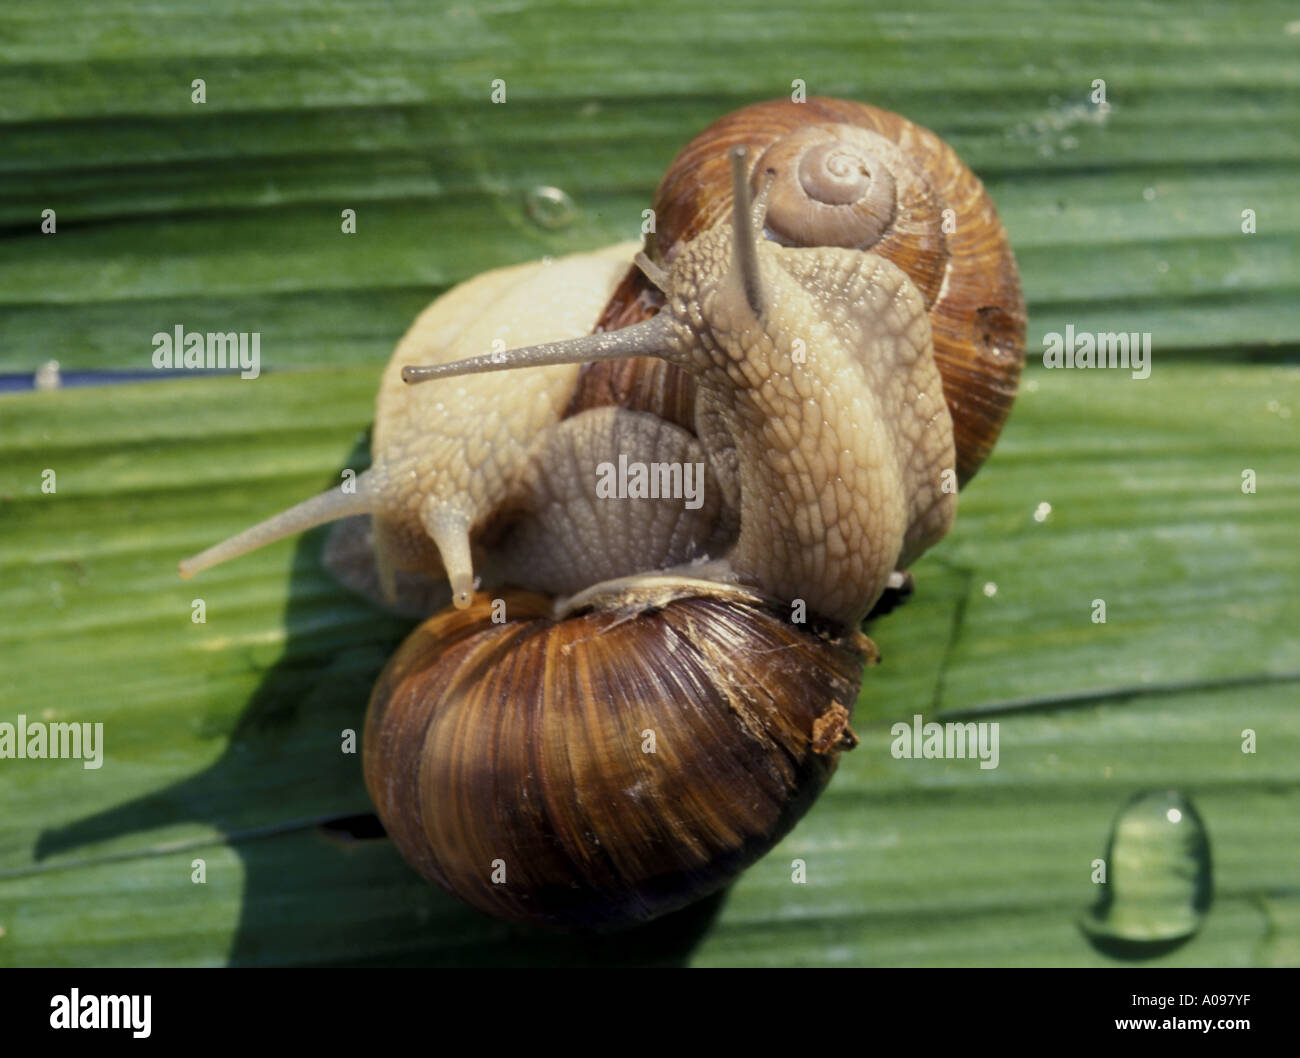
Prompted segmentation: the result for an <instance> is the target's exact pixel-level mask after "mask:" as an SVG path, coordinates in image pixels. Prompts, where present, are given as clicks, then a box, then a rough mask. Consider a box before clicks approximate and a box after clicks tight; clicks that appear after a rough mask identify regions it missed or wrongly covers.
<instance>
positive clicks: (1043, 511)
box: [1034, 503, 1052, 522]
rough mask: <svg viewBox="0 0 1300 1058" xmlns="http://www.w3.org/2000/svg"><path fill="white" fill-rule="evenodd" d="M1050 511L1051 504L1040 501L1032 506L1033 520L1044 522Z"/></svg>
mask: <svg viewBox="0 0 1300 1058" xmlns="http://www.w3.org/2000/svg"><path fill="white" fill-rule="evenodd" d="M1051 513H1052V505H1051V504H1050V503H1040V504H1039V505H1038V506H1037V507H1035V508H1034V521H1036V522H1045V521H1047V516H1048V515H1049V514H1051Z"/></svg>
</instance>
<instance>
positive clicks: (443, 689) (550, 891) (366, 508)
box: [181, 99, 1025, 928]
mask: <svg viewBox="0 0 1300 1058" xmlns="http://www.w3.org/2000/svg"><path fill="white" fill-rule="evenodd" d="M654 206H655V218H656V221H657V224H656V227H657V231H656V232H655V233H654V234H653V235H652V236H650V237H649V238H648V239H647V245H646V247H645V252H644V253H641V254H637V255H636V267H629V261H630V260H631V258H632V256H633V253H634V251H635V249H636V248H635V247H634V246H631V245H629V244H622V245H619V246H614V247H610V248H608V249H606V250H603V251H599V252H597V253H594V254H583V255H576V256H574V257H570V258H562V259H560V260H557V261H554V262H550V263H539V264H533V265H524V266H519V267H516V268H512V269H500V270H497V271H494V272H489V273H485V274H484V275H481V276H478V277H476V278H475V279H473V280H470V281H469V282H467V283H463V284H461V285H460V286H458V287H456V288H454V289H453V290H451V291H449V292H448V293H447V294H445V295H444V296H443V297H441V298H439V299H438V300H437V301H436V302H434V303H433V305H431V306H430V307H429V308H428V309H427V310H426V311H425V312H424V313H423V314H422V315H421V316H420V317H419V319H417V320H416V322H415V324H414V325H413V327H412V328H411V330H410V331H409V332H408V333H407V335H406V336H405V337H404V338H403V340H402V341H401V343H399V345H398V347H397V350H396V352H395V353H394V356H393V359H392V361H391V363H390V364H389V366H388V369H387V371H386V372H385V376H384V379H383V382H382V384H381V387H380V392H379V396H378V399H377V403H376V420H375V429H374V434H373V457H374V458H373V463H372V466H371V468H370V469H369V470H368V471H366V472H365V473H364V474H362V475H360V477H358V478H357V479H356V482H355V487H354V488H352V489H349V488H348V486H347V485H344V486H340V487H339V488H338V489H335V490H333V491H331V492H329V493H326V494H324V495H322V496H319V497H316V498H314V499H311V500H308V501H306V502H305V503H303V504H300V505H299V506H297V507H295V508H292V509H290V510H289V511H286V512H284V513H283V514H281V515H278V516H276V517H275V518H272V519H271V520H270V521H268V522H265V523H262V525H260V526H256V527H254V528H253V529H250V530H247V531H245V532H244V533H241V534H239V535H237V536H235V537H233V538H231V539H230V540H228V541H226V542H224V543H222V544H219V545H217V546H216V547H214V548H212V549H210V550H209V551H206V552H204V553H203V554H201V555H198V556H196V557H195V558H193V559H190V560H188V561H187V562H185V563H182V566H181V569H182V573H183V574H184V575H187V576H188V575H191V574H192V573H194V572H197V571H198V570H200V569H203V568H206V567H207V566H210V565H213V564H215V563H216V562H219V561H222V560H224V559H226V558H230V557H233V556H235V555H237V554H241V553H243V552H245V551H247V550H251V549H252V548H254V547H259V546H261V545H262V544H265V543H269V542H271V541H272V540H275V539H279V538H280V537H282V536H286V535H288V534H290V533H293V532H297V531H300V530H302V529H306V528H310V527H312V526H314V525H318V524H321V523H323V522H326V521H332V520H336V519H340V518H345V517H347V516H350V515H367V516H368V520H367V519H356V518H353V519H350V520H349V521H348V522H345V523H343V526H341V527H339V528H337V529H336V530H335V533H334V535H333V537H332V538H331V543H330V545H329V548H328V549H327V561H328V562H329V563H330V564H331V566H332V568H334V569H335V571H336V572H337V573H338V574H339V575H340V576H341V577H342V579H344V580H345V582H347V583H350V584H352V585H354V586H356V587H359V588H361V589H362V590H364V591H367V592H369V593H370V594H372V595H377V596H379V597H381V598H382V599H384V600H385V601H387V602H388V603H390V604H393V605H397V606H399V607H403V608H405V609H408V610H412V611H423V612H425V613H428V612H430V611H431V610H432V609H434V608H436V607H437V606H439V605H441V606H445V602H446V599H447V594H446V591H445V590H443V589H440V588H439V587H438V585H439V584H440V583H446V582H449V585H450V598H451V601H452V602H453V603H454V606H452V607H447V608H444V609H442V610H441V611H440V612H438V613H436V614H435V615H434V616H433V617H431V618H429V619H428V620H427V621H426V622H425V623H424V624H422V625H421V626H420V627H419V628H417V629H416V630H415V631H414V632H413V633H412V634H411V636H410V637H409V638H408V639H407V641H406V642H405V643H404V644H403V645H402V646H401V648H400V649H399V650H398V652H397V654H396V655H395V656H394V657H393V658H392V659H391V660H390V662H389V664H388V665H387V667H386V668H385V670H384V672H383V674H382V675H381V676H380V678H379V681H378V683H377V685H376V688H375V691H374V694H373V695H372V698H371V704H370V710H369V713H368V715H367V720H366V730H365V738H364V747H365V748H364V755H365V773H366V782H367V786H368V788H369V790H370V793H371V797H372V799H373V800H374V802H375V805H376V808H377V810H378V812H379V815H380V818H381V819H382V820H383V822H384V824H385V826H386V827H387V829H388V831H389V833H390V835H391V836H392V838H393V840H394V841H395V842H396V844H397V845H398V847H399V849H400V850H401V851H402V853H403V854H404V855H405V856H406V858H407V859H408V860H409V861H410V862H411V863H412V864H413V865H414V866H415V867H416V868H417V869H418V870H420V871H421V873H423V874H424V875H425V876H426V877H429V878H431V879H433V880H435V881H437V882H438V883H439V884H441V885H443V886H444V887H445V888H447V889H448V890H450V891H451V892H453V893H455V894H456V895H458V896H460V897H461V898H463V899H465V900H466V901H468V902H469V903H471V904H474V905H475V906H477V907H480V908H482V909H484V910H487V911H490V912H492V913H494V914H498V915H502V916H504V917H507V918H512V919H516V920H520V921H527V922H534V923H541V924H546V925H552V926H559V927H567V928H573V927H600V928H608V927H616V926H621V925H626V924H629V923H632V922H636V921H641V920H645V919H648V918H652V917H654V916H656V915H659V914H663V913H665V912H667V911H671V910H673V909H675V908H678V907H681V906H684V905H685V904H686V903H689V902H691V901H693V900H695V899H698V898H699V897H702V896H704V895H706V894H708V893H709V892H712V891H714V890H716V889H718V888H719V887H721V886H722V885H724V884H726V883H727V882H728V881H730V880H731V879H732V878H734V877H735V875H736V874H737V873H738V872H739V871H740V870H742V869H743V868H744V867H745V866H747V865H748V864H749V863H751V862H753V861H754V860H755V859H757V858H758V857H759V856H761V855H762V854H763V853H764V852H766V851H767V850H768V849H769V848H771V847H772V845H773V844H775V842H776V841H777V840H779V839H780V837H782V836H783V835H784V834H785V833H786V832H787V831H788V830H789V828H790V827H791V826H793V825H794V823H795V822H796V821H797V820H798V818H799V817H800V816H801V815H802V814H803V812H804V811H805V810H806V809H807V807H808V805H809V804H810V803H811V801H812V800H813V799H814V798H815V797H816V795H817V794H818V793H819V792H820V790H821V789H822V788H823V787H824V786H825V784H826V782H827V781H828V779H829V777H830V774H831V772H832V771H833V770H834V767H835V763H836V760H837V757H838V753H839V752H840V750H841V749H843V748H846V747H850V746H852V745H853V744H854V742H855V739H854V737H853V735H852V733H851V731H850V730H849V727H848V721H849V719H850V714H851V711H852V708H853V705H854V701H855V700H856V697H857V693H858V687H859V681H860V677H861V672H862V668H863V666H864V665H866V664H868V663H870V662H871V661H873V660H874V648H873V647H872V645H871V643H870V641H869V640H868V639H866V637H865V636H863V635H862V634H861V632H860V631H858V626H859V623H860V622H861V621H862V619H863V618H864V617H865V616H866V615H867V613H868V612H869V611H870V610H871V608H872V606H873V605H874V604H875V603H876V602H877V600H879V599H880V597H881V595H882V593H883V592H884V591H885V589H886V586H887V585H888V584H889V583H890V582H891V578H893V577H896V576H897V573H896V571H899V570H903V569H905V568H906V567H907V565H908V564H910V563H911V562H912V561H914V560H915V559H916V557H918V556H919V555H920V554H921V553H922V552H923V551H924V550H925V549H926V548H928V547H930V546H932V545H933V544H934V543H936V542H937V541H938V540H939V539H940V538H941V537H942V536H943V535H944V533H946V532H947V530H948V528H949V526H950V525H951V522H952V518H953V515H954V511H955V506H956V495H955V493H956V484H957V483H958V482H964V481H966V480H968V479H969V477H970V476H971V475H972V474H973V473H974V472H975V470H976V469H977V468H978V466H979V465H980V463H981V462H982V461H983V460H984V458H985V457H986V456H987V454H988V452H989V451H990V449H991V448H992V445H993V442H994V440H995V439H996V437H997V434H998V432H999V430H1000V429H1001V426H1002V423H1003V420H1004V419H1005V417H1006V415H1007V412H1008V410H1009V407H1010V404H1011V401H1012V400H1013V398H1014V395H1015V390H1016V384H1017V379H1018V376H1019V371H1020V366H1021V362H1022V357H1023V343H1024V328H1025V315H1024V304H1023V301H1022V299H1021V295H1020V288H1019V279H1018V276H1017V273H1016V268H1015V262H1014V258H1013V257H1012V254H1011V250H1010V248H1009V246H1008V244H1007V240H1006V236H1005V233H1004V231H1003V229H1002V226H1001V224H1000V222H999V221H998V219H997V214H996V211H995V210H994V208H993V205H992V203H991V202H990V201H989V199H988V197H987V195H986V194H985V193H984V191H983V188H982V186H981V185H980V183H979V181H978V180H977V179H976V178H975V177H974V175H973V174H971V172H970V171H969V170H968V169H967V168H966V167H965V166H964V165H963V164H962V163H961V162H960V160H959V159H958V158H957V157H956V155H955V154H954V153H953V152H952V150H951V149H950V148H949V147H947V146H946V145H945V144H943V143H942V141H940V140H939V139H938V138H937V137H936V136H934V135H933V134H932V133H930V132H928V131H926V130H924V129H921V128H919V127H917V126H915V125H912V124H911V123H910V122H907V121H906V120H905V119H903V118H900V117H898V116H897V115H893V114H889V113H886V112H884V111H880V110H877V109H875V108H872V107H869V106H865V105H862V104H857V103H850V102H844V101H839V100H829V99H811V100H809V101H807V102H806V103H801V104H796V103H786V102H774V103H765V104H759V105H756V106H751V107H747V108H745V109H743V110H740V111H737V112H736V113H734V114H731V115H729V116H727V117H725V118H723V119H722V120H720V121H718V122H717V123H715V124H714V125H713V126H711V127H710V128H709V129H707V130H706V131H705V132H703V133H702V134H701V135H699V136H697V137H696V138H695V139H694V140H692V141H691V143H690V144H688V145H687V146H686V148H685V149H684V150H683V151H682V152H681V154H679V156H678V157H677V159H676V160H675V161H674V162H673V164H672V166H671V167H670V168H669V170H668V172H667V174H666V175H665V177H664V179H663V181H662V183H661V184H660V187H659V190H658V192H657V194H656V198H655V203H654ZM593 328H594V329H595V333H588V332H591V331H593ZM499 371H507V372H509V373H508V374H505V375H499V374H496V372H499ZM438 378H444V379H448V381H441V382H431V381H430V380H433V379H438ZM416 382H429V383H430V384H426V385H414V384H413V383H416ZM629 467H631V468H643V469H644V470H645V472H644V473H641V474H640V477H639V479H638V480H639V481H640V484H641V487H640V488H639V489H638V488H635V487H628V488H627V489H626V495H622V494H621V493H611V492H610V491H609V489H608V477H609V470H610V469H611V468H618V469H619V472H620V474H621V473H622V472H623V471H624V470H626V469H627V468H629ZM691 467H696V468H698V471H699V472H698V482H697V484H699V485H700V486H701V487H700V488H699V489H698V490H697V491H696V492H695V493H692V494H689V495H688V494H687V493H686V492H685V490H684V489H683V487H682V484H683V482H684V480H685V478H686V475H687V474H688V469H687V468H691ZM665 468H666V469H665ZM662 493H667V494H668V495H663V494H662ZM476 576H477V577H478V583H477V585H476ZM476 587H479V588H482V589H485V590H484V591H482V592H480V593H478V594H476V593H475V588H476ZM489 589H490V590H489ZM440 592H441V596H442V597H441V599H439V598H438V595H439V594H440Z"/></svg>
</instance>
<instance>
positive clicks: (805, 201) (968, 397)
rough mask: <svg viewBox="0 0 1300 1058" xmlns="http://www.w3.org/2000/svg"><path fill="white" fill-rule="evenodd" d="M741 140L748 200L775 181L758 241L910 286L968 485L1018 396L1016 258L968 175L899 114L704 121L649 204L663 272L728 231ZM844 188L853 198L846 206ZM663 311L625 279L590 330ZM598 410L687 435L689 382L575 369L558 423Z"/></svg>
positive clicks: (849, 111)
mask: <svg viewBox="0 0 1300 1058" xmlns="http://www.w3.org/2000/svg"><path fill="white" fill-rule="evenodd" d="M739 145H744V146H746V147H748V148H749V158H750V165H751V170H750V184H751V187H753V188H755V190H757V189H758V188H759V187H760V186H761V183H762V181H763V174H764V172H765V170H767V169H768V168H775V169H776V171H777V175H776V178H775V181H774V184H773V187H772V191H771V198H770V209H769V214H768V223H767V229H768V235H769V237H770V238H773V239H774V240H775V241H777V242H781V243H783V244H785V245H792V246H793V245H797V246H815V245H834V246H850V247H853V248H856V249H861V250H869V251H871V252H872V253H876V254H879V255H880V256H882V257H886V258H888V259H889V260H891V261H893V262H894V264H896V265H898V266H899V267H900V268H902V269H903V271H904V272H906V273H907V275H908V277H909V278H910V279H911V280H912V282H913V283H914V284H915V285H916V287H917V289H918V290H920V292H921V294H922V296H923V297H924V299H925V302H926V306H927V308H928V310H929V315H930V324H931V328H932V330H933V334H934V351H935V360H936V362H937V363H938V366H939V371H940V374H941V375H942V377H943V386H944V397H945V399H946V401H947V403H948V407H949V411H950V412H951V413H952V417H953V426H954V432H955V437H956V445H957V476H958V480H959V481H961V482H963V483H964V482H965V481H967V480H969V478H970V477H971V476H973V475H974V473H975V471H976V470H978V469H979V467H980V465H981V464H982V463H983V462H984V460H985V459H986V458H987V457H988V454H989V452H990V451H991V450H992V448H993V444H994V442H995V441H996V440H997V437H998V434H999V433H1000V431H1001V429H1002V425H1003V423H1004V422H1005V420H1006V417H1007V415H1008V413H1009V412H1010V409H1011V404H1012V402H1013V400H1014V399H1015V395H1016V390H1017V387H1018V383H1019V378H1020V369H1021V366H1022V364H1023V360H1024V341H1025V322H1026V321H1025V306H1024V298H1023V296H1022V295H1021V291H1020V278H1019V273H1018V271H1017V269H1016V263H1015V257H1014V256H1013V254H1012V251H1011V247H1010V244H1009V242H1008V240H1007V237H1006V232H1005V231H1004V229H1003V227H1002V224H1001V222H1000V221H999V219H998V215H997V211H996V209H995V208H994V206H993V203H992V201H991V200H990V198H989V196H988V195H987V193H986V192H985V191H984V187H983V185H982V184H981V183H980V181H979V179H978V178H977V177H976V176H975V174H974V173H972V172H971V171H970V169H968V168H967V167H966V165H965V164H964V163H962V161H961V160H960V159H959V158H958V157H957V154H956V152H955V151H953V149H952V148H951V147H949V146H948V145H947V144H946V143H944V142H943V140H941V139H940V138H939V137H938V136H936V135H935V134H934V133H932V132H930V131H929V130H928V129H924V128H922V127H921V126H919V125H916V124H913V123H912V122H910V121H908V120H907V119H905V118H903V117H900V116H899V115H897V114H892V113H890V112H888V111H884V110H880V109H878V108H876V107H872V106H868V105H866V104H863V103H855V102H851V101H847V100H838V99H825V98H816V97H815V98H811V99H809V100H807V101H806V102H804V103H793V102H790V101H789V100H774V101H771V102H767V103H758V104H755V105H753V106H749V107H745V108H743V109H741V110H738V111H736V112H734V113H732V114H729V115H727V116H725V117H723V118H721V119H720V120H719V121H717V122H715V123H714V124H713V125H711V126H709V127H708V128H707V129H705V130H704V131H703V132H702V133H700V134H699V135H698V136H696V137H695V138H694V139H693V140H692V141H691V142H690V143H688V144H687V145H686V147H684V148H683V149H682V151H681V152H680V153H679V154H678V155H677V157H676V158H675V159H674V160H673V163H672V165H671V166H670V167H669V168H668V170H667V172H666V173H665V174H664V177H663V180H662V181H661V182H660V184H659V189H658V191H657V192H656V194H655V198H654V211H655V220H656V232H655V233H654V234H653V235H651V236H648V237H647V253H648V254H649V255H650V257H651V258H652V259H654V260H655V261H657V262H659V263H661V264H667V263H669V262H671V261H672V260H673V258H674V257H675V256H676V254H677V253H678V252H679V251H680V248H681V247H682V246H683V245H684V244H685V243H687V242H689V241H690V240H691V239H693V238H695V237H696V236H697V235H699V234H700V233H701V232H703V231H706V230H708V229H709V228H711V227H713V226H714V225H715V224H717V223H719V222H722V221H726V220H727V218H728V217H729V216H730V212H731V186H730V177H729V170H728V162H727V157H728V150H729V148H731V147H734V146H739ZM810 188H811V189H812V193H811V194H810V193H809V189H810ZM855 190H856V191H860V192H861V194H860V195H859V196H858V197H857V198H852V196H853V194H854V193H855ZM891 192H892V195H891V194H890V193H891ZM846 199H847V200H849V201H836V200H846ZM891 199H892V201H891ZM947 211H950V212H947ZM801 225H805V226H806V227H804V228H801ZM661 304H662V298H661V297H660V296H659V294H658V292H657V291H656V290H655V289H654V288H653V287H652V286H651V285H650V284H649V282H648V281H647V280H646V279H645V278H644V276H642V275H641V273H640V272H639V271H638V270H636V269H632V270H631V271H630V272H629V274H628V275H627V277H625V279H624V280H623V282H622V283H621V284H620V285H619V287H618V289H617V290H616V291H615V293H614V295H613V297H612V298H611V300H610V302H609V304H608V306H607V307H606V309H605V312H604V313H603V314H602V316H601V319H600V321H599V323H598V327H599V328H600V329H603V330H614V329H617V328H620V327H625V326H628V325H629V324H632V323H635V322H638V321H639V320H642V319H645V318H647V317H648V316H651V315H653V314H654V313H655V312H656V311H657V310H658V308H659V306H660V305H661ZM603 404H619V405H622V406H625V407H631V408H635V409H638V410H643V411H652V412H654V413H655V414H657V415H660V416H662V417H664V418H666V419H669V420H670V421H673V422H676V423H678V424H679V425H681V426H684V427H686V428H687V429H691V428H692V427H693V422H694V413H693V408H694V391H693V386H692V383H691V380H690V379H689V378H687V377H685V376H684V375H683V373H682V372H680V371H679V370H678V369H676V368H673V367H671V366H669V365H666V364H663V363H661V362H658V361H649V360H644V361H630V362H623V363H610V364H593V365H589V366H588V367H586V368H584V369H583V373H582V376H581V377H580V379H579V385H578V387H577V390H576V391H575V394H574V397H573V399H572V401H571V402H570V405H569V414H576V413H577V412H578V411H582V410H585V409H586V408H589V407H597V406H600V405H603Z"/></svg>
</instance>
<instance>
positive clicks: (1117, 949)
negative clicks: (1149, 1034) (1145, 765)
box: [1080, 790, 1213, 958]
mask: <svg viewBox="0 0 1300 1058" xmlns="http://www.w3.org/2000/svg"><path fill="white" fill-rule="evenodd" d="M1212 898H1213V880H1212V869H1211V865H1210V839H1209V835H1208V834H1207V833H1206V830H1205V824H1204V823H1203V822H1202V821H1201V817H1200V814H1199V813H1198V812H1197V811H1196V808H1195V806H1194V805H1193V804H1192V802H1191V801H1190V800H1188V798H1187V797H1185V796H1184V795H1183V794H1181V793H1179V792H1178V791H1177V790H1150V791H1146V792H1144V793H1139V794H1137V795H1136V796H1135V797H1133V798H1132V800H1130V801H1129V802H1128V803H1127V804H1125V805H1124V807H1123V808H1122V809H1120V812H1119V814H1118V815H1117V816H1116V817H1115V823H1114V825H1113V826H1112V828H1111V833H1110V846H1109V848H1108V849H1107V850H1106V881H1105V883H1104V886H1103V888H1102V892H1101V897H1100V898H1099V899H1098V901H1097V904H1096V906H1095V907H1094V908H1093V909H1092V910H1091V911H1090V912H1088V913H1087V914H1086V915H1085V916H1084V918H1083V920H1082V921H1081V923H1080V924H1081V925H1082V927H1083V929H1084V932H1085V933H1087V934H1088V936H1089V937H1090V938H1091V939H1092V941H1093V943H1094V944H1095V945H1096V946H1097V947H1098V948H1100V949H1102V950H1103V951H1105V952H1107V953H1108V954H1117V955H1124V956H1127V957H1129V958H1144V957H1150V956H1153V955H1159V954H1161V953H1162V952H1164V951H1168V950H1170V949H1171V948H1173V947H1176V946H1177V945H1179V944H1181V943H1182V942H1183V941H1185V940H1187V939H1188V938H1189V937H1191V936H1192V935H1193V934H1195V933H1196V931H1197V930H1198V929H1200V928H1201V923H1202V922H1203V921H1204V919H1205V913H1206V911H1208V910H1209V907H1210V901H1211V899H1212Z"/></svg>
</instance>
